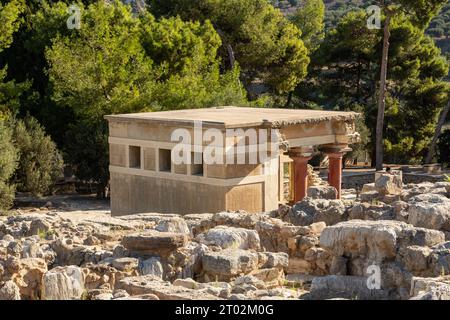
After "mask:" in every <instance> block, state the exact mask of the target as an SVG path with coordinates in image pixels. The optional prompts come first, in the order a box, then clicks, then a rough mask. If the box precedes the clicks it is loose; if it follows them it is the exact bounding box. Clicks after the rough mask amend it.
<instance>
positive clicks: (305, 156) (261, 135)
mask: <svg viewBox="0 0 450 320" xmlns="http://www.w3.org/2000/svg"><path fill="white" fill-rule="evenodd" d="M357 116H358V114H356V113H353V112H335V111H317V110H298V109H296V110H293V109H267V108H241V107H217V108H208V109H193V110H177V111H166V112H150V113H136V114H123V115H111V116H106V119H107V120H108V121H109V135H110V137H109V144H110V173H111V210H112V214H113V215H122V214H131V213H138V212H165V213H181V214H185V213H204V212H211V213H212V212H218V211H223V210H246V211H248V212H262V211H268V210H273V209H276V208H277V207H278V205H279V203H280V202H286V201H299V200H301V199H302V198H303V197H304V196H305V195H306V189H307V183H308V179H307V162H308V160H310V159H311V157H312V154H313V152H314V147H316V146H318V147H319V148H320V150H321V151H322V152H325V153H326V154H328V156H329V183H330V184H331V185H332V186H334V187H336V189H337V190H338V197H340V185H341V171H342V169H341V168H342V156H343V155H344V153H345V152H347V151H349V150H351V149H349V147H348V145H349V144H351V143H354V142H356V140H357V139H358V134H357V133H356V132H355V124H354V120H355V118H356V117H357ZM199 124H200V125H201V127H199ZM177 129H178V131H176V130H177ZM180 130H182V131H181V132H184V133H189V135H190V138H191V139H190V141H189V139H188V140H184V141H183V143H184V146H186V145H191V146H192V149H191V151H189V152H190V154H189V155H188V156H186V154H185V153H184V152H183V157H184V158H183V159H186V158H185V157H188V158H189V161H188V162H186V161H184V162H182V163H179V161H178V160H177V161H178V162H176V161H174V156H175V155H174V153H173V152H171V150H172V149H174V148H177V146H178V147H179V146H180V143H179V142H180V141H181V138H180V139H174V137H178V138H179V135H178V134H177V133H179V132H180ZM219 133H222V135H219ZM230 133H233V135H231V134H230ZM242 133H243V135H242ZM255 136H256V137H257V147H258V148H257V150H256V149H255V148H253V147H255V145H254V143H252V142H251V141H252V139H253V138H254V137H255ZM266 136H267V137H266ZM213 137H214V138H213ZM265 137H266V138H267V139H265ZM273 137H276V139H274V138H273ZM275 140H276V141H275ZM211 145H214V147H215V148H216V149H214V150H215V151H214V152H212V153H211V150H212V149H211ZM263 145H265V146H266V147H267V150H268V152H267V155H268V157H263V156H261V155H260V153H259V152H260V149H263V148H260V147H261V146H263ZM238 146H241V147H242V146H244V147H243V149H240V150H241V151H242V150H244V152H245V157H244V158H245V159H246V162H245V163H244V164H242V163H239V161H238V160H237V159H238V157H239V154H240V153H239V152H237V150H238V148H237V147H238ZM271 148H272V149H271ZM230 150H231V151H232V150H234V151H235V154H234V155H233V156H230V157H229V154H230ZM219 151H220V152H219ZM255 153H258V157H257V158H258V161H257V163H254V162H251V161H247V160H249V159H250V158H252V155H255ZM207 155H208V156H214V157H215V159H216V160H217V159H219V158H220V159H222V160H223V161H216V162H214V163H211V161H210V159H209V158H207ZM194 159H195V161H194ZM241 159H242V158H241ZM252 159H254V158H252ZM199 160H200V161H199ZM206 160H208V161H206ZM229 160H233V161H229ZM289 168H290V170H288V169H289ZM289 172H291V174H290V179H289V178H288V177H287V176H288V175H289ZM286 180H288V181H290V184H291V186H292V188H291V189H292V192H291V196H290V197H289V196H288V197H286V195H285V189H286V188H285V186H284V183H285V181H286Z"/></svg>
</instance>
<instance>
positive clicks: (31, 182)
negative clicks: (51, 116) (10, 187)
mask: <svg viewBox="0 0 450 320" xmlns="http://www.w3.org/2000/svg"><path fill="white" fill-rule="evenodd" d="M14 140H15V143H16V147H17V148H18V150H19V154H20V158H19V167H18V168H17V170H16V173H15V181H16V183H17V188H18V190H20V191H27V192H31V193H32V194H33V195H35V196H41V195H44V194H46V193H48V192H49V190H50V187H51V186H52V185H53V184H54V183H55V181H56V180H57V179H58V178H60V177H61V175H62V169H63V161H62V157H61V155H60V153H59V151H58V149H57V148H56V145H55V143H54V142H53V141H52V139H51V138H50V137H49V136H47V135H46V134H45V131H44V129H43V128H42V127H41V125H40V124H39V122H38V121H37V120H36V119H35V118H32V117H29V116H28V117H26V118H25V119H24V120H17V121H15V123H14Z"/></svg>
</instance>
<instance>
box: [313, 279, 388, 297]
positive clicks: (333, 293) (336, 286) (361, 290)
mask: <svg viewBox="0 0 450 320" xmlns="http://www.w3.org/2000/svg"><path fill="white" fill-rule="evenodd" d="M310 295H311V298H312V299H314V300H323V299H332V298H346V299H358V300H378V299H388V298H389V291H387V290H383V289H380V290H377V289H373V290H371V289H369V288H368V286H367V278H366V277H356V276H337V275H331V276H325V277H316V278H314V279H313V281H312V283H311V291H310Z"/></svg>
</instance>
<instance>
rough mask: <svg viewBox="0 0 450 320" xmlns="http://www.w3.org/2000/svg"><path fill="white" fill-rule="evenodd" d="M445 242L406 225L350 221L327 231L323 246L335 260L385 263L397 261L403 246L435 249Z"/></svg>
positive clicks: (436, 234)
mask: <svg viewBox="0 0 450 320" xmlns="http://www.w3.org/2000/svg"><path fill="white" fill-rule="evenodd" d="M444 239H445V237H444V234H443V233H442V232H439V231H435V230H428V229H421V228H414V227H413V226H411V225H408V224H406V223H403V222H398V221H362V220H350V221H346V222H341V223H338V224H337V225H334V226H331V227H327V228H325V230H324V231H323V232H322V234H321V236H320V245H321V247H323V248H325V249H327V250H329V251H330V252H332V253H333V254H334V255H336V256H353V257H355V256H362V257H365V259H367V260H370V261H373V262H382V261H383V260H384V259H393V258H395V256H396V254H397V250H398V248H399V246H400V245H402V246H407V245H420V246H424V245H426V246H433V245H435V244H438V243H441V242H443V241H444Z"/></svg>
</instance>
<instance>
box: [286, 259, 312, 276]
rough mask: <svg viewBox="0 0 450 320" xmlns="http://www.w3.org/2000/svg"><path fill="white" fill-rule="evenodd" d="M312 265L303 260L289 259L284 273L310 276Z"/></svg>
mask: <svg viewBox="0 0 450 320" xmlns="http://www.w3.org/2000/svg"><path fill="white" fill-rule="evenodd" d="M313 269H314V267H313V265H312V264H311V263H310V262H308V261H307V260H305V259H303V258H295V257H294V258H291V259H289V265H288V267H287V269H286V273H288V274H291V273H301V274H311V273H312V272H313Z"/></svg>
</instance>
